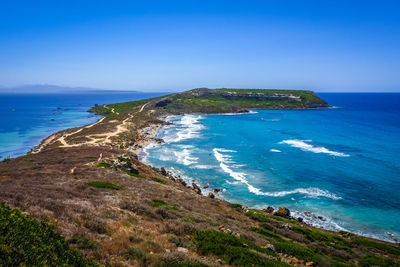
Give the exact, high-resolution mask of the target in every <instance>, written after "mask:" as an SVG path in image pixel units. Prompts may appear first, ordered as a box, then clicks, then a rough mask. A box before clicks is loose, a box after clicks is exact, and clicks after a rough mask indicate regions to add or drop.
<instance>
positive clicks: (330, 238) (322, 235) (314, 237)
mask: <svg viewBox="0 0 400 267" xmlns="http://www.w3.org/2000/svg"><path fill="white" fill-rule="evenodd" d="M292 229H293V231H295V232H297V233H300V234H303V235H304V236H305V237H306V238H307V239H308V240H310V241H319V242H323V243H326V244H328V245H330V246H333V247H335V248H337V249H343V250H346V251H349V252H351V251H352V250H351V248H350V247H349V244H348V242H346V241H345V240H344V239H343V238H341V237H340V236H338V235H334V234H330V233H326V232H323V231H320V230H316V229H310V228H306V227H298V226H293V228H292Z"/></svg>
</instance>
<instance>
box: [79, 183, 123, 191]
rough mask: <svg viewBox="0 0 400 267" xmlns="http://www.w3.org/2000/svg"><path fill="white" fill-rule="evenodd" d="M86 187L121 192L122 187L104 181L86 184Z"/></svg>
mask: <svg viewBox="0 0 400 267" xmlns="http://www.w3.org/2000/svg"><path fill="white" fill-rule="evenodd" d="M86 185H87V186H92V187H96V188H107V189H112V190H121V189H122V187H121V186H119V185H116V184H112V183H109V182H106V181H92V182H88V183H86Z"/></svg>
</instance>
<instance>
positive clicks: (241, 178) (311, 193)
mask: <svg viewBox="0 0 400 267" xmlns="http://www.w3.org/2000/svg"><path fill="white" fill-rule="evenodd" d="M213 152H214V157H215V158H216V159H217V161H218V162H219V166H220V167H221V169H222V170H223V171H224V172H225V173H227V174H229V176H230V177H232V178H233V179H235V180H236V181H238V182H241V183H243V184H245V185H246V186H247V188H248V190H249V191H250V192H252V193H253V194H256V195H262V196H269V197H283V196H287V195H292V194H302V195H306V196H307V197H311V198H317V197H326V198H331V199H335V200H336V199H341V198H340V197H338V196H336V195H335V194H332V193H330V192H329V191H326V190H321V189H319V188H316V187H310V188H297V189H294V190H289V191H278V192H262V191H261V190H260V189H258V188H257V187H254V186H253V185H251V184H250V183H249V182H248V181H247V179H246V173H244V172H238V171H234V170H232V168H234V167H231V166H229V164H230V163H234V162H233V161H232V159H231V158H232V157H231V156H230V155H226V154H223V153H232V152H236V151H234V150H228V149H222V148H214V149H213Z"/></svg>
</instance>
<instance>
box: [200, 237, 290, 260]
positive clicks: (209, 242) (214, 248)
mask: <svg viewBox="0 0 400 267" xmlns="http://www.w3.org/2000/svg"><path fill="white" fill-rule="evenodd" d="M193 238H194V243H195V245H196V247H197V249H198V251H199V253H201V254H202V255H208V254H213V255H216V256H219V257H221V259H222V260H223V261H224V262H225V263H227V264H231V265H233V266H289V265H287V264H285V263H283V262H279V261H276V260H271V259H268V258H267V257H263V256H262V255H260V254H258V253H256V252H253V251H252V250H251V249H253V250H257V251H263V252H264V253H266V252H267V250H262V249H261V248H260V247H257V246H256V245H255V244H254V243H252V242H250V241H247V240H245V239H243V238H237V237H234V236H232V235H230V234H227V233H223V232H218V231H215V230H198V231H196V232H195V234H194V236H193ZM270 254H271V253H270Z"/></svg>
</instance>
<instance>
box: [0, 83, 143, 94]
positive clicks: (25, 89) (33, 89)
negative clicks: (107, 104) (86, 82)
mask: <svg viewBox="0 0 400 267" xmlns="http://www.w3.org/2000/svg"><path fill="white" fill-rule="evenodd" d="M67 92H68V93H71V92H96V93H107V92H138V91H135V90H110V89H100V88H90V87H69V86H58V85H51V84H29V85H22V86H15V87H6V86H0V93H67Z"/></svg>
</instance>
